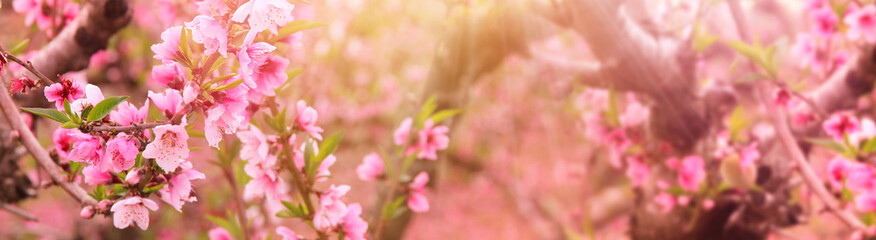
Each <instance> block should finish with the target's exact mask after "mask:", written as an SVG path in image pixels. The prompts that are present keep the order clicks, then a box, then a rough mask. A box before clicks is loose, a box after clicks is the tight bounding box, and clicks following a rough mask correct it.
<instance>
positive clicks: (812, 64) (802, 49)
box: [791, 33, 825, 71]
mask: <svg viewBox="0 0 876 240" xmlns="http://www.w3.org/2000/svg"><path fill="white" fill-rule="evenodd" d="M822 47H823V45H822V44H818V42H817V41H816V40H815V38H814V37H812V35H809V34H805V33H802V34H799V35H797V41H796V42H795V43H794V45H793V46H791V53H792V54H794V55H795V56H797V57H799V58H800V66H801V67H804V68H807V67H808V68H811V69H812V70H813V71H821V70H822V69H823V68H824V65H825V63H824V59H821V58H820V57H819V51H821V48H822Z"/></svg>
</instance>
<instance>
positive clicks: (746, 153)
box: [739, 142, 760, 174]
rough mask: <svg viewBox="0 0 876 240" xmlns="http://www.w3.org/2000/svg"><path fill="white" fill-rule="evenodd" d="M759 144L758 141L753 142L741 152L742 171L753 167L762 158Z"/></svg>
mask: <svg viewBox="0 0 876 240" xmlns="http://www.w3.org/2000/svg"><path fill="white" fill-rule="evenodd" d="M757 145H758V144H757V142H752V143H751V144H749V145H748V146H747V147H745V148H743V149H742V150H741V151H740V152H739V158H740V160H739V163H740V164H741V165H742V171H749V170H750V169H752V168H751V166H753V165H754V162H755V161H757V160H758V159H760V152H758V150H757ZM746 174H751V173H746Z"/></svg>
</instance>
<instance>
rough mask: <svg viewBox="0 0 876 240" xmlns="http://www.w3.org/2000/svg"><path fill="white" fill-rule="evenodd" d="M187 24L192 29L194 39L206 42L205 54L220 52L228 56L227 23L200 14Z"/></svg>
mask: <svg viewBox="0 0 876 240" xmlns="http://www.w3.org/2000/svg"><path fill="white" fill-rule="evenodd" d="M185 25H186V28H188V29H191V30H192V35H191V36H192V40H193V41H195V42H196V43H200V44H204V55H210V54H213V53H215V52H218V53H219V55H222V56H223V57H227V56H228V30H227V29H225V23H223V22H221V21H219V20H216V19H213V18H212V17H208V16H204V15H200V16H196V17H195V19H192V21H191V22H187V23H185Z"/></svg>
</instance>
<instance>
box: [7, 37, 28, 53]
mask: <svg viewBox="0 0 876 240" xmlns="http://www.w3.org/2000/svg"><path fill="white" fill-rule="evenodd" d="M28 44H30V39H24V40H23V41H21V42H18V44H15V46H14V47H12V48H10V49H9V54H12V55H18V54H19V53H21V52H22V51H24V49H26V48H27V45H28Z"/></svg>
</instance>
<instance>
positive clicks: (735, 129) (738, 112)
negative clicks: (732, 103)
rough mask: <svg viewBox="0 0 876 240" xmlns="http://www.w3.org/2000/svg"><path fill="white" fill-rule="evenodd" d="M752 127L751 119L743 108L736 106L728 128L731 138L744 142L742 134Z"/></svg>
mask: <svg viewBox="0 0 876 240" xmlns="http://www.w3.org/2000/svg"><path fill="white" fill-rule="evenodd" d="M749 125H751V119H750V118H749V117H748V115H747V114H746V113H745V109H743V108H742V106H736V108H735V109H733V113H731V114H730V119H729V123H728V126H727V127H728V128H729V130H730V138H732V139H733V140H742V137H743V136H742V135H741V133H742V132H743V131H744V130H745V129H747V128H748V126H749Z"/></svg>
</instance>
